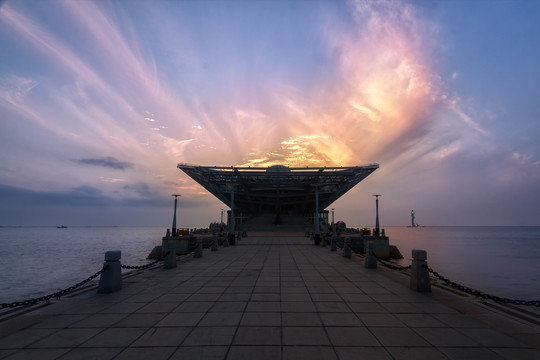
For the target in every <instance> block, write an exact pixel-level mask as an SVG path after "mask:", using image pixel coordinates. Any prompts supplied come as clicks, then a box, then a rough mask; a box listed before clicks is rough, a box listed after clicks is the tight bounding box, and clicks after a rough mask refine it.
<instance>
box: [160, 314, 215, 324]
mask: <svg viewBox="0 0 540 360" xmlns="http://www.w3.org/2000/svg"><path fill="white" fill-rule="evenodd" d="M204 315H205V313H177V312H175V313H169V314H167V315H165V316H164V317H163V318H162V319H161V320H160V321H159V322H158V323H157V324H155V325H154V326H155V327H185V326H195V325H197V324H198V323H199V321H201V319H202V318H203V316H204Z"/></svg>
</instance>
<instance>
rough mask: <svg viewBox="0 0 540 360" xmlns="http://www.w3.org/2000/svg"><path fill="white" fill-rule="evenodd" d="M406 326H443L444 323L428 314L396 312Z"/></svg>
mask: <svg viewBox="0 0 540 360" xmlns="http://www.w3.org/2000/svg"><path fill="white" fill-rule="evenodd" d="M396 318H398V319H399V320H400V321H401V322H403V323H404V324H405V325H407V326H408V327H444V326H445V325H444V323H442V322H440V321H439V320H437V319H436V318H434V317H433V316H431V315H428V314H396Z"/></svg>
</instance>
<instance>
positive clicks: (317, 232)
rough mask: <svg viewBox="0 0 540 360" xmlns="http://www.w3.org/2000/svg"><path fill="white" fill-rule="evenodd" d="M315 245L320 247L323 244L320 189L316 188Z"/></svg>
mask: <svg viewBox="0 0 540 360" xmlns="http://www.w3.org/2000/svg"><path fill="white" fill-rule="evenodd" d="M314 218H315V219H314V221H315V239H314V240H315V245H319V244H320V242H321V229H320V221H319V187H315V216H314Z"/></svg>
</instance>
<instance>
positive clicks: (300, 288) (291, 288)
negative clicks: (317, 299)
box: [281, 285, 311, 299]
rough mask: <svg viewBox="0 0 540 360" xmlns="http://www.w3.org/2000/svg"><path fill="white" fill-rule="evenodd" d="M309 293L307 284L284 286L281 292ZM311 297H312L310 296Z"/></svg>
mask: <svg viewBox="0 0 540 360" xmlns="http://www.w3.org/2000/svg"><path fill="white" fill-rule="evenodd" d="M285 293H287V294H309V292H308V290H307V287H305V286H303V285H302V286H282V287H281V294H282V295H283V294H285ZM310 299H311V298H310Z"/></svg>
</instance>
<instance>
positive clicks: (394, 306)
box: [380, 303, 422, 314]
mask: <svg viewBox="0 0 540 360" xmlns="http://www.w3.org/2000/svg"><path fill="white" fill-rule="evenodd" d="M380 305H381V306H382V307H384V308H385V309H386V310H388V311H389V312H391V313H393V314H419V313H422V311H421V310H420V309H419V308H417V307H416V306H413V305H412V304H409V303H380Z"/></svg>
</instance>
